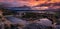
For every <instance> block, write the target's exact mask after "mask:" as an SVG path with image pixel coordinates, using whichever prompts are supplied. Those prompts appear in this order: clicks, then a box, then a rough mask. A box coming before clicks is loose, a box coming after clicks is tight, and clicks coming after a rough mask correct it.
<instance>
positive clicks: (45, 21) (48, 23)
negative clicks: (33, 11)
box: [37, 18, 52, 26]
mask: <svg viewBox="0 0 60 29" xmlns="http://www.w3.org/2000/svg"><path fill="white" fill-rule="evenodd" d="M37 23H41V24H43V25H46V26H51V25H52V22H51V21H50V20H48V19H47V18H42V19H40V21H37Z"/></svg>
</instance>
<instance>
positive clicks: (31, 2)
mask: <svg viewBox="0 0 60 29" xmlns="http://www.w3.org/2000/svg"><path fill="white" fill-rule="evenodd" d="M21 1H23V2H21ZM0 2H7V3H8V2H9V3H14V2H15V3H18V4H19V5H20V4H21V3H23V4H22V5H27V6H36V5H40V4H44V3H58V2H60V0H0ZM24 3H25V4H24ZM18 4H16V5H18Z"/></svg>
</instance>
